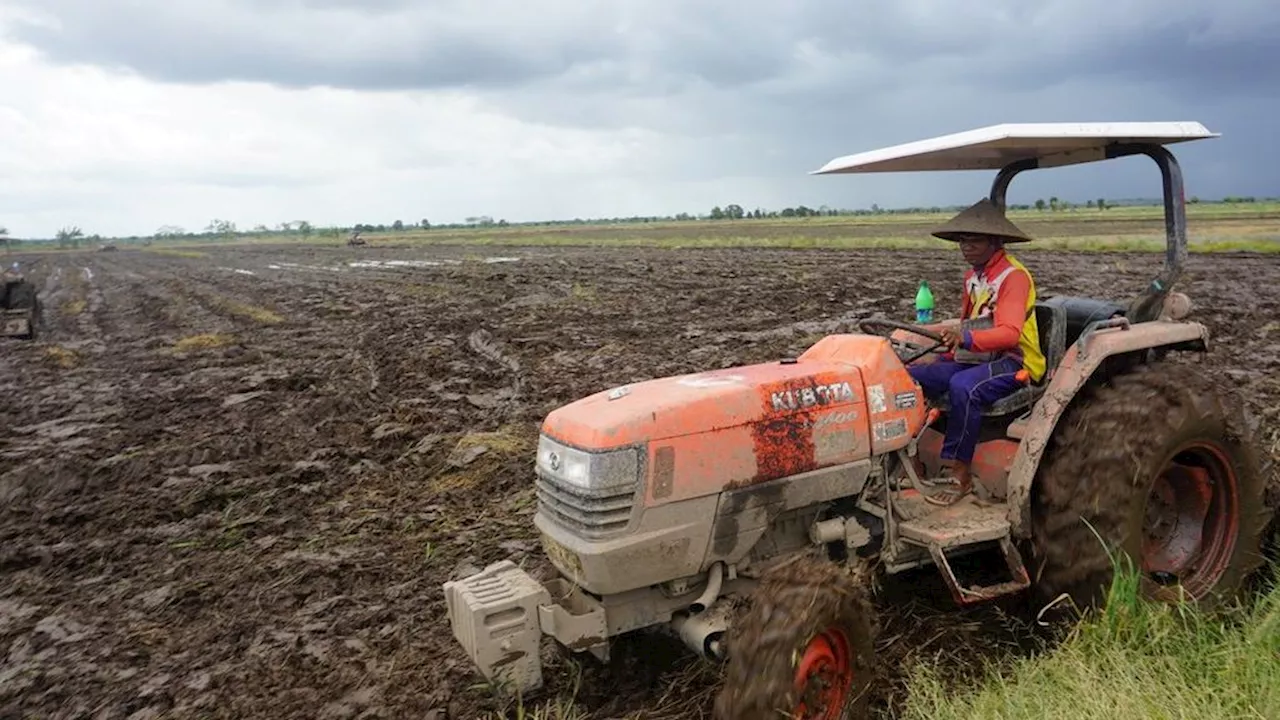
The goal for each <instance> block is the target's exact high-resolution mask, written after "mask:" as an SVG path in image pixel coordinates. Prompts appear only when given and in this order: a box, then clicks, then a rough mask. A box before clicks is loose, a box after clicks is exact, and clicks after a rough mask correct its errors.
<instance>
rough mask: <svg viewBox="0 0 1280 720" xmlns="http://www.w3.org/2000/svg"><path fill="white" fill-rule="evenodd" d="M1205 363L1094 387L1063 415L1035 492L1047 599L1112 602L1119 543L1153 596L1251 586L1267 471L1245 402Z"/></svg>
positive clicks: (1210, 602) (1196, 597) (1039, 580)
mask: <svg viewBox="0 0 1280 720" xmlns="http://www.w3.org/2000/svg"><path fill="white" fill-rule="evenodd" d="M1202 367H1203V366H1190V365H1172V364H1159V365H1154V366H1143V367H1140V368H1138V369H1137V370H1136V371H1134V372H1132V373H1130V374H1126V375H1121V376H1118V377H1116V378H1114V379H1113V380H1112V381H1111V382H1110V383H1108V384H1106V385H1099V386H1095V387H1092V388H1090V389H1087V390H1085V391H1084V392H1083V393H1082V395H1081V396H1080V397H1079V398H1077V400H1076V401H1075V402H1074V403H1073V406H1072V407H1071V408H1070V409H1069V410H1068V411H1067V414H1066V415H1065V416H1064V417H1063V418H1062V419H1061V420H1060V421H1059V424H1058V428H1057V430H1056V432H1055V435H1054V438H1053V440H1052V441H1051V445H1050V450H1049V454H1048V456H1047V457H1046V459H1045V461H1044V462H1043V464H1042V465H1041V468H1040V471H1039V473H1038V475H1037V478H1036V482H1035V486H1034V489H1033V492H1032V498H1031V503H1032V506H1031V510H1032V535H1033V543H1034V552H1035V556H1036V560H1037V562H1038V564H1039V569H1038V572H1037V571H1036V570H1034V569H1033V577H1036V576H1037V575H1038V577H1036V580H1035V583H1036V593H1035V596H1036V597H1035V599H1036V601H1037V602H1040V603H1041V604H1042V605H1043V604H1046V603H1051V602H1054V601H1055V600H1057V599H1058V598H1060V597H1061V595H1062V594H1063V593H1066V594H1067V595H1068V596H1070V598H1071V600H1072V601H1073V602H1074V603H1075V605H1076V606H1077V607H1078V608H1081V609H1084V608H1086V607H1097V606H1100V605H1101V604H1102V603H1103V601H1104V600H1105V598H1106V596H1107V593H1108V591H1109V589H1110V586H1111V582H1112V579H1113V577H1114V572H1113V566H1112V562H1111V559H1110V558H1109V557H1108V550H1110V551H1111V552H1113V553H1123V555H1124V556H1127V558H1128V560H1129V562H1130V563H1131V566H1132V567H1133V568H1134V569H1136V570H1137V571H1138V573H1139V578H1140V584H1141V588H1140V590H1141V592H1142V594H1143V595H1144V596H1145V597H1148V598H1152V599H1166V600H1176V599H1187V600H1190V601H1193V602H1196V603H1197V604H1200V605H1202V606H1205V607H1210V606H1214V605H1216V604H1218V603H1220V602H1222V601H1228V600H1231V599H1233V598H1235V597H1237V596H1238V595H1239V594H1240V593H1241V592H1242V591H1244V590H1245V589H1246V588H1247V586H1248V584H1249V581H1250V579H1251V576H1252V574H1253V573H1254V571H1255V570H1257V568H1258V567H1259V566H1260V565H1261V564H1262V561H1263V557H1262V552H1261V547H1260V546H1261V542H1262V536H1263V534H1264V528H1265V527H1266V525H1267V522H1268V520H1269V515H1270V513H1269V512H1268V511H1267V509H1266V504H1265V502H1264V494H1265V491H1266V480H1265V477H1264V476H1263V474H1262V472H1261V465H1260V460H1259V454H1258V451H1257V449H1256V448H1255V446H1254V443H1253V429H1252V427H1251V423H1250V421H1249V418H1248V416H1247V414H1246V412H1245V410H1244V405H1243V403H1242V402H1241V400H1240V398H1239V397H1237V396H1236V394H1235V393H1234V392H1233V391H1231V390H1230V389H1229V388H1227V387H1225V386H1223V385H1222V384H1220V383H1214V382H1213V381H1212V380H1211V379H1210V378H1209V377H1207V376H1206V374H1205V373H1204V372H1203V371H1202V370H1201V368H1202ZM1095 532H1096V533H1097V535H1096V536H1095V535H1094V533H1095ZM1099 537H1100V538H1101V542H1100V541H1099ZM1102 543H1106V547H1104V546H1103V544H1102Z"/></svg>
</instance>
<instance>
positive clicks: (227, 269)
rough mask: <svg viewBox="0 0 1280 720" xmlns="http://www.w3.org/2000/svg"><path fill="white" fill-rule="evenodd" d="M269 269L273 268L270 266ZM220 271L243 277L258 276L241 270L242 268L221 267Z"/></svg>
mask: <svg viewBox="0 0 1280 720" xmlns="http://www.w3.org/2000/svg"><path fill="white" fill-rule="evenodd" d="M267 267H271V266H270V265H268V266H267ZM218 269H219V270H226V271H227V272H233V273H240V274H241V275H257V273H255V272H254V271H252V270H241V269H240V268H229V267H220V268H218Z"/></svg>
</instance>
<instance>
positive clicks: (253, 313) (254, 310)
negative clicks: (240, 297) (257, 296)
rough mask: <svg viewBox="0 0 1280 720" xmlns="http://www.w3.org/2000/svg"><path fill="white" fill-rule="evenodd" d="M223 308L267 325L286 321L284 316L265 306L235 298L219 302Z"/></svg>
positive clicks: (233, 313)
mask: <svg viewBox="0 0 1280 720" xmlns="http://www.w3.org/2000/svg"><path fill="white" fill-rule="evenodd" d="M218 304H219V305H220V306H221V307H222V309H223V310H225V311H227V312H229V313H231V314H232V315H236V316H239V317H243V318H248V319H250V320H254V321H257V322H260V323H263V324H266V325H275V324H276V323H281V322H284V316H283V315H280V314H278V313H275V312H272V311H271V310H268V309H266V308H264V307H258V306H257V305H249V304H247V303H242V302H238V301H235V300H223V301H221V302H219V303H218Z"/></svg>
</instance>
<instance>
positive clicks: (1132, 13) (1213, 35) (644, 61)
mask: <svg viewBox="0 0 1280 720" xmlns="http://www.w3.org/2000/svg"><path fill="white" fill-rule="evenodd" d="M15 3H16V4H19V5H23V6H24V7H25V8H26V9H27V10H29V11H32V12H33V13H36V14H39V15H43V16H45V17H46V18H49V19H51V20H53V21H54V22H49V23H30V22H28V23H22V24H13V23H11V24H10V26H9V27H8V32H9V34H10V36H11V37H12V38H14V39H16V40H18V41H19V42H22V43H26V44H28V45H31V46H33V47H35V48H37V49H38V50H39V51H40V52H42V53H43V54H44V56H45V57H47V58H48V59H50V60H52V61H54V62H62V63H88V64H95V65H102V66H110V67H125V68H129V69H131V70H133V71H135V72H137V73H139V74H141V75H143V76H145V77H149V78H152V79H156V80H161V81H169V82H184V83H205V82H217V81H222V80H255V81H261V82H266V83H272V84H276V85H280V86H286V87H306V86H314V85H322V86H337V87H344V88H351V89H357V90H360V89H374V90H403V89H444V88H465V89H469V90H471V91H474V92H475V93H477V96H478V97H479V98H480V99H481V100H482V102H485V103H487V104H488V105H490V106H491V107H495V108H497V109H498V110H500V111H502V112H505V113H508V114H511V115H514V116H517V117H519V118H521V119H523V120H527V121H535V122H543V123H548V124H554V125H562V126H576V127H585V128H624V127H631V128H635V127H639V128H644V129H647V130H650V131H654V132H657V133H660V134H661V135H662V136H664V137H665V138H666V140H665V142H666V143H667V145H666V146H664V152H663V153H655V156H654V157H653V158H652V160H651V162H650V163H649V164H648V165H647V166H645V167H637V168H634V169H633V170H632V172H634V173H636V174H649V175H652V176H653V177H654V178H658V177H684V178H692V179H711V178H717V177H728V176H735V175H737V176H744V177H745V176H751V177H757V178H761V177H765V178H771V179H775V178H782V179H790V178H797V177H801V176H802V175H803V173H804V172H806V171H808V170H811V169H813V168H815V167H816V166H818V165H820V164H821V163H823V162H825V161H826V160H828V159H830V158H831V157H833V156H835V155H839V154H844V153H848V152H856V151H858V150H864V149H870V148H873V147H876V146H879V145H883V144H888V143H896V142H906V141H909V140H914V139H919V138H921V137H928V136H931V135H937V134H941V133H946V132H954V131H958V130H964V129H968V128H971V127H976V126H981V125H988V124H994V123H1000V122H1028V121H1062V120H1183V119H1188V120H1200V121H1202V122H1205V123H1206V124H1208V125H1209V126H1210V128H1211V129H1214V130H1220V131H1222V132H1223V133H1224V138H1223V140H1222V141H1214V142H1213V143H1209V144H1203V145H1210V144H1211V145H1213V147H1212V148H1210V149H1206V150H1201V149H1200V147H1201V145H1202V144H1195V147H1194V148H1192V149H1191V150H1189V151H1184V152H1186V153H1187V156H1188V157H1189V158H1191V163H1192V167H1191V169H1192V170H1195V169H1196V168H1195V165H1196V163H1197V162H1202V163H1204V167H1206V168H1207V169H1216V170H1215V172H1213V173H1211V174H1210V177H1212V178H1215V180H1214V182H1215V183H1216V184H1214V185H1213V186H1212V187H1208V188H1203V189H1201V190H1199V192H1202V193H1204V194H1206V195H1212V194H1214V193H1215V192H1217V193H1225V192H1241V191H1244V192H1258V193H1275V192H1280V170H1277V169H1276V168H1280V149H1277V148H1276V147H1275V143H1274V141H1271V140H1270V139H1269V138H1270V135H1271V133H1270V132H1269V131H1267V130H1264V128H1265V127H1268V126H1266V125H1265V124H1260V123H1259V122H1258V121H1257V120H1256V118H1254V117H1252V115H1250V113H1257V112H1262V113H1264V114H1269V115H1271V116H1274V113H1275V112H1276V111H1277V110H1280V99H1278V98H1277V95H1276V91H1277V89H1280V43H1277V42H1276V41H1275V38H1276V37H1280V5H1277V4H1276V2H1275V0H1230V2H1223V3H1219V4H1217V5H1216V6H1215V5H1214V4H1212V3H1208V2H1205V1H1204V0H1044V1H1041V2H1036V3H1026V2H1022V1H1019V0H970V1H969V2H956V1H955V0H865V1H864V2H857V3H852V2H847V0H793V2H791V3H790V4H788V3H778V2H763V1H762V0H609V1H603V0H601V1H597V2H591V1H589V0H431V1H430V2H426V1H422V0H184V1H183V2H176V1H175V0H135V1H134V2H130V3H128V4H123V5H124V6H123V7H119V5H121V4H120V3H109V2H104V1H103V0H10V4H11V5H12V4H15ZM1260 98H1261V99H1262V100H1260ZM1268 98H1269V99H1268ZM673 148H674V149H673ZM1198 157H1199V158H1206V159H1205V160H1200V161H1198V160H1197V159H1196V158H1198ZM1208 158H1214V159H1212V160H1209V159H1208ZM1222 168H1231V171H1230V172H1228V171H1226V170H1224V169H1222ZM1141 172H1145V170H1134V171H1133V173H1135V175H1134V177H1137V176H1138V174H1140V173H1141ZM1064 174H1065V176H1067V177H1071V176H1072V175H1071V171H1064ZM968 177H969V176H966V179H963V180H957V179H954V176H952V177H948V178H946V179H938V178H936V177H921V176H904V177H903V178H896V177H883V176H882V177H880V178H876V179H875V180H874V181H871V180H863V179H856V178H855V179H849V180H846V181H842V182H841V183H833V182H830V181H815V182H817V184H816V185H815V184H812V183H809V182H805V183H803V184H802V185H799V186H797V187H800V188H802V189H801V190H797V192H798V193H799V192H810V191H811V189H812V188H815V187H816V188H819V190H817V192H820V193H829V194H830V195H829V196H830V199H831V202H832V204H842V203H840V202H839V201H838V194H839V193H841V192H848V190H847V189H848V188H863V187H876V188H879V187H884V188H895V187H896V188H899V190H900V192H899V193H898V195H899V196H903V195H904V194H906V195H913V194H914V195H915V196H919V197H926V196H929V195H930V194H931V193H933V192H935V191H936V190H937V188H942V187H950V188H963V192H970V191H972V190H973V189H974V188H977V187H979V185H980V182H979V181H977V180H970V179H968ZM1142 177H1144V178H1145V175H1144V176H1142ZM1192 177H1194V175H1193V176H1192ZM872 182H874V183H875V184H874V185H871V184H870V183H872ZM1230 183H1238V185H1232V186H1228V185H1229V184H1230ZM1080 187H1081V188H1085V184H1084V183H1083V181H1082V184H1081V185H1080ZM826 188H845V189H844V190H827V189H826ZM917 188H918V189H917ZM859 192H861V191H859ZM955 192H959V191H955ZM1081 192H1082V193H1089V192H1091V189H1082V190H1081ZM890 194H892V193H890ZM1134 194H1143V193H1142V192H1136V193H1134ZM1064 196H1066V195H1064ZM801 199H806V198H802V197H798V198H797V200H801ZM743 201H746V200H745V199H744V200H743ZM881 202H882V204H883V202H884V200H883V199H882V200H881Z"/></svg>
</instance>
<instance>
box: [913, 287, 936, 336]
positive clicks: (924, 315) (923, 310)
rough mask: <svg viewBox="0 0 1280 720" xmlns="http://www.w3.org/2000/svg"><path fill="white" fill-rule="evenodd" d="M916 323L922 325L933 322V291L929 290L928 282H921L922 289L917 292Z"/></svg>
mask: <svg viewBox="0 0 1280 720" xmlns="http://www.w3.org/2000/svg"><path fill="white" fill-rule="evenodd" d="M916 322H917V323H920V324H922V325H923V324H925V323H931V322H933V291H932V290H930V289H929V281H928V280H921V281H920V289H919V290H917V291H916Z"/></svg>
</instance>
